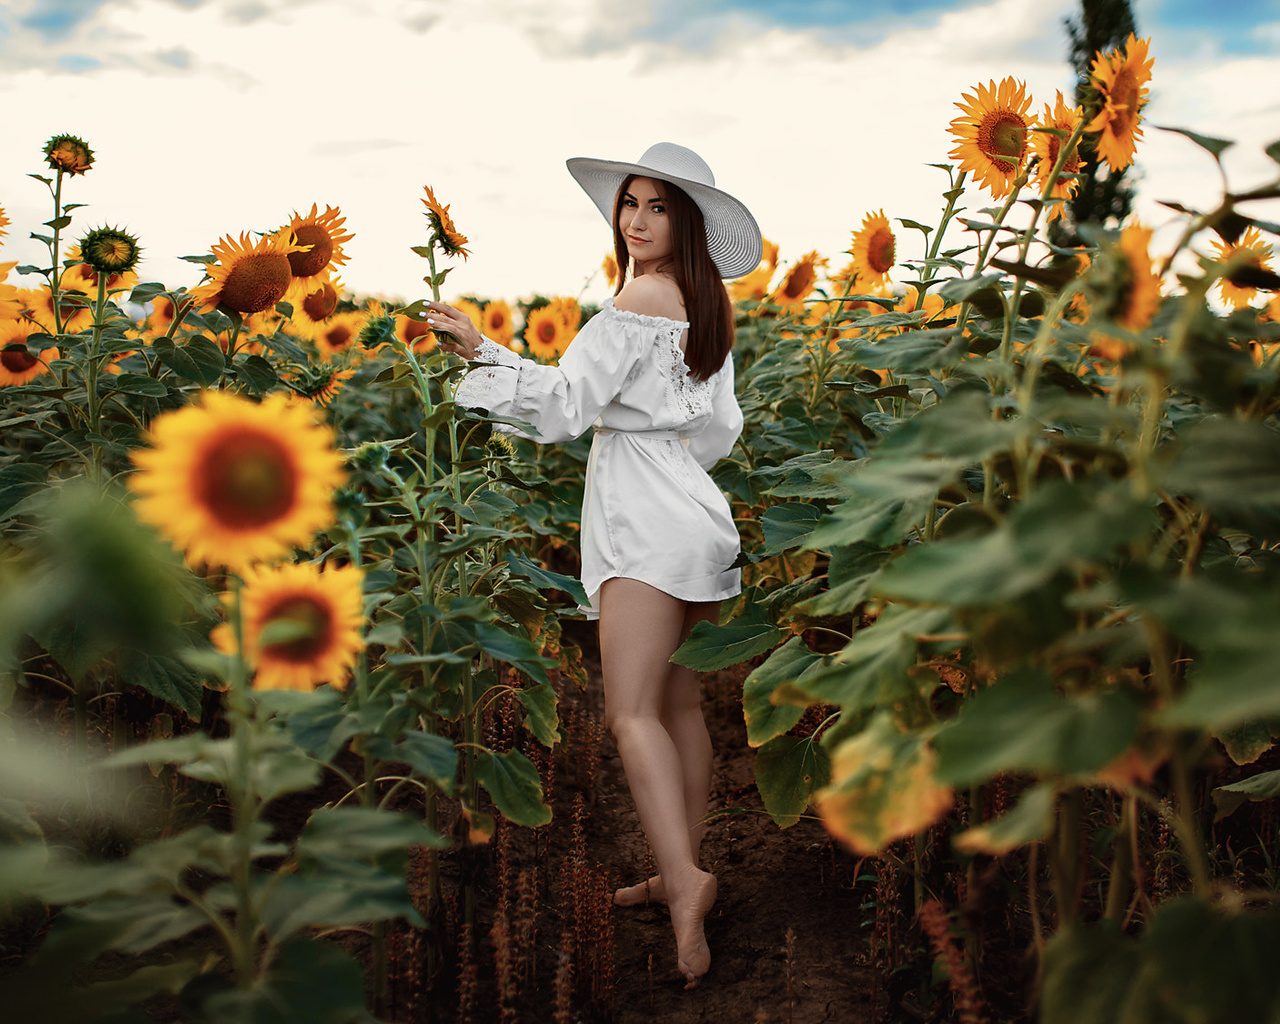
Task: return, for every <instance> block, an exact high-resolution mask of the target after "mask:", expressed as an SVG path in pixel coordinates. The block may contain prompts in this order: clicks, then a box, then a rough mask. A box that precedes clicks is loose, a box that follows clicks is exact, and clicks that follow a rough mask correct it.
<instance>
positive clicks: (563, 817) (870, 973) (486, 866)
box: [384, 626, 883, 1024]
mask: <svg viewBox="0 0 1280 1024" xmlns="http://www.w3.org/2000/svg"><path fill="white" fill-rule="evenodd" d="M582 629H583V632H582V634H581V635H575V636H573V637H570V639H572V640H573V641H574V642H578V643H580V644H581V645H582V646H583V648H584V651H586V652H588V653H587V656H586V659H585V662H586V663H587V664H588V668H589V676H590V682H589V685H588V687H587V689H586V691H585V692H581V691H579V690H577V688H576V687H574V686H572V685H562V687H561V707H560V714H561V720H562V722H563V723H564V725H565V728H566V730H567V732H568V734H569V743H568V744H567V749H565V750H559V749H557V751H556V753H555V754H554V755H553V756H551V757H550V758H549V759H543V760H542V761H541V762H540V765H539V766H540V768H541V770H542V773H543V776H544V784H545V785H546V787H547V789H548V791H549V793H550V801H551V803H552V806H553V808H554V811H555V818H554V820H553V821H552V823H551V824H549V825H547V826H544V827H542V828H540V829H528V828H506V829H500V830H499V833H498V835H497V836H495V839H494V840H493V841H492V842H491V843H489V844H488V845H487V846H486V847H479V848H477V847H472V848H471V850H470V851H469V852H468V851H455V852H454V853H452V854H451V853H446V854H444V856H443V859H442V874H444V875H445V877H446V888H447V887H448V885H449V880H450V879H451V878H452V879H454V880H458V879H460V878H461V877H462V876H464V875H466V874H467V873H468V872H469V871H470V870H471V868H472V867H474V868H475V873H474V875H473V877H474V878H475V879H476V884H477V887H478V894H477V900H476V927H475V935H476V937H477V942H476V945H475V952H474V955H473V956H471V957H468V956H466V955H465V954H464V955H463V957H462V960H463V962H462V963H461V964H460V965H459V966H458V967H457V968H456V969H455V971H454V973H453V977H452V978H448V977H446V978H441V979H439V980H438V981H437V983H436V984H433V985H431V986H430V990H429V991H424V990H423V987H422V985H421V983H420V981H419V979H421V977H422V976H421V974H420V973H419V972H418V971H415V970H414V966H415V965H414V964H413V962H412V956H410V958H409V962H406V961H405V960H403V959H402V960H401V970H400V971H399V977H400V983H399V985H398V987H397V985H396V984H395V978H393V988H392V999H391V1002H390V1005H388V1006H387V1007H386V1011H385V1013H384V1017H385V1019H387V1020H389V1021H395V1022H397V1024H409V1022H411V1021H414V1022H416V1021H423V1020H439V1021H459V1022H461V1021H468V1020H469V1021H472V1022H474V1024H482V1022H483V1024H487V1022H489V1021H494V1022H499V1021H501V1022H503V1024H506V1022H523V1021H556V1022H559V1021H566V1022H568V1021H573V1022H577V1021H582V1022H597V1021H601V1022H603V1021H612V1022H617V1024H629V1022H640V1021H654V1020H658V1021H664V1022H671V1024H685V1022H688V1024H692V1022H696V1021H710V1022H739V1021H743V1022H761V1024H763V1022H788V1024H818V1022H839V1024H859V1022H868V1024H871V1022H873V1021H876V1020H877V1019H879V1017H880V1016H881V1014H880V1012H879V1010H878V1006H877V1004H881V1005H882V1004H883V997H882V996H881V995H880V994H879V987H878V978H877V974H876V971H875V970H874V968H873V967H872V965H871V961H872V949H871V944H870V941H869V939H870V935H871V931H872V926H871V924H870V923H868V918H869V917H870V916H872V913H871V911H870V910H869V909H867V908H866V904H867V903H868V902H869V901H870V900H871V898H872V896H871V893H872V888H871V884H870V883H868V882H867V881H865V880H864V881H863V882H861V883H859V884H858V885H857V886H856V887H855V884H854V879H855V869H856V867H857V865H856V862H855V859H854V858H853V857H852V856H851V855H850V854H848V853H847V852H845V851H844V850H843V849H841V848H840V847H838V846H837V845H836V844H835V843H833V842H832V841H831V840H830V838H829V837H828V835H827V833H826V831H825V829H823V827H822V825H821V824H820V823H819V822H817V821H813V820H802V821H800V822H799V823H798V824H796V825H795V826H793V827H791V828H789V829H786V830H782V829H779V828H778V827H777V826H776V825H775V824H774V823H773V821H772V820H771V819H770V818H769V816H768V815H767V814H766V813H765V811H764V808H763V805H762V804H761V801H760V797H759V794H758V793H757V791H756V787H755V782H754V776H753V760H754V756H755V755H754V751H753V750H752V749H751V748H750V747H748V746H747V742H746V731H745V726H744V724H743V719H742V707H741V702H740V693H741V685H742V679H743V677H744V675H745V672H744V671H743V670H742V669H739V670H738V671H736V672H721V673H716V674H713V675H709V676H707V677H706V679H705V682H704V692H705V695H706V700H705V707H706V713H707V722H708V727H709V730H710V732H711V736H712V742H713V745H714V747H715V751H716V762H715V781H714V784H713V790H712V818H711V821H710V823H709V827H708V831H707V834H706V838H705V840H704V843H703V849H702V861H703V863H702V866H703V867H704V868H705V869H706V870H709V871H711V872H713V873H714V874H715V875H716V876H717V879H718V881H719V897H718V900H717V902H716V905H715V907H714V909H713V910H712V912H711V914H710V915H709V916H708V918H707V922H706V932H707V941H708V944H709V945H710V947H711V952H712V966H711V970H710V972H709V973H708V974H707V975H706V977H705V978H703V979H702V983H701V984H700V985H699V986H698V987H697V988H696V989H695V990H693V991H685V989H684V980H683V978H682V977H680V975H679V974H678V973H677V971H676V959H675V943H674V939H673V936H672V932H671V926H670V921H669V918H668V916H667V912H666V908H665V907H662V906H659V905H656V904H655V905H647V906H641V907H631V908H619V907H614V906H612V904H611V901H610V899H609V895H610V894H611V893H612V891H613V889H614V888H615V887H617V886H618V885H623V884H630V883H632V882H635V881H639V880H642V879H644V878H646V877H648V875H649V873H650V872H651V871H652V862H651V860H650V858H649V854H648V848H647V845H646V844H645V842H644V837H643V834H642V832H641V828H640V824H639V821H638V819H637V817H636V815H635V811H634V809H633V807H632V805H631V798H630V795H629V794H628V792H627V788H626V782H625V780H624V778H623V774H622V769H621V765H620V763H619V759H618V757H617V754H616V752H615V751H614V749H613V744H612V741H611V739H609V738H608V736H607V735H606V734H605V732H604V729H603V725H602V722H601V708H602V706H603V702H602V697H601V694H600V684H599V672H598V670H597V669H596V667H595V665H594V662H593V660H592V656H591V649H592V647H593V645H594V639H593V634H594V630H592V631H591V633H587V632H586V630H588V629H591V627H586V626H584V627H582ZM520 745H521V748H522V749H524V750H526V751H527V752H529V753H530V754H531V756H534V757H535V758H536V757H537V756H538V755H537V752H536V750H535V749H534V746H535V745H534V744H532V743H529V742H525V741H524V740H523V739H521V741H520ZM504 907H505V908H507V910H506V912H505V913H504V912H503V910H502V908H504ZM451 910H452V915H451V923H450V932H451V934H452V935H453V936H454V937H455V939H459V940H460V939H461V924H460V919H461V917H462V916H463V915H462V914H461V912H460V911H458V910H457V908H456V906H451ZM499 917H501V919H502V920H501V923H500V926H499V927H496V928H495V924H498V918H499ZM455 945H462V942H461V941H458V942H456V943H455ZM569 961H572V969H571V973H570V972H569V971H567V970H566V969H565V967H566V964H567V963H568V962H569ZM418 966H420V965H418ZM406 979H408V983H407V984H406ZM570 979H571V980H570ZM449 1001H452V1003H453V1005H452V1006H451V1007H449V1008H447V1009H446V1007H445V1006H443V1005H442V1003H445V1002H449Z"/></svg>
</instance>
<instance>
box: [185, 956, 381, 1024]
mask: <svg viewBox="0 0 1280 1024" xmlns="http://www.w3.org/2000/svg"><path fill="white" fill-rule="evenodd" d="M198 980H200V981H205V979H203V978H202V979H198ZM192 988H193V989H194V988H195V986H192ZM184 996H187V998H188V999H189V1000H190V1001H191V1002H194V1003H195V1004H196V1005H197V1006H198V1019H199V1020H200V1021H202V1024H245V1022H249V1021H252V1022H254V1024H352V1022H354V1021H362V1020H365V1019H366V1016H365V1009H364V1002H365V995H364V973H363V971H362V970H361V967H360V965H359V964H358V963H357V962H356V961H355V960H354V959H353V958H352V957H351V955H350V954H349V953H347V952H346V951H345V950H343V949H341V948H340V947H338V946H337V945H335V944H334V943H332V942H322V941H319V940H316V939H295V940H293V941H291V942H289V943H287V944H285V945H284V946H283V947H282V948H281V949H280V951H279V953H278V954H277V956H276V958H275V960H274V961H273V962H272V964H271V967H270V968H269V970H268V971H267V973H266V976H265V977H264V978H263V979H262V980H261V981H260V982H259V983H258V984H257V985H255V986H254V987H253V988H250V989H241V988H236V987H230V986H228V987H224V986H223V985H221V984H219V983H217V982H216V981H213V980H212V979H210V980H208V981H205V984H203V985H202V986H201V987H200V989H199V990H198V991H193V992H192V993H190V995H188V994H187V993H184Z"/></svg>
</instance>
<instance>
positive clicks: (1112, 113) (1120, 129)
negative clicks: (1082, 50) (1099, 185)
mask: <svg viewBox="0 0 1280 1024" xmlns="http://www.w3.org/2000/svg"><path fill="white" fill-rule="evenodd" d="M1150 45H1151V40H1150V39H1136V38H1134V34H1133V33H1132V32H1130V33H1129V38H1128V40H1127V41H1126V42H1125V48H1124V51H1123V52H1120V51H1115V50H1113V51H1111V52H1110V53H1106V54H1104V53H1101V52H1099V53H1098V54H1097V55H1096V56H1095V57H1094V59H1093V67H1092V69H1091V70H1090V72H1089V81H1090V85H1091V86H1092V87H1093V89H1094V90H1095V91H1096V92H1097V95H1098V100H1099V101H1100V103H1101V109H1100V110H1099V111H1098V113H1097V115H1096V116H1095V117H1094V118H1093V120H1091V121H1090V122H1089V123H1088V124H1087V125H1085V129H1084V130H1085V131H1087V132H1100V133H1101V134H1100V135H1099V136H1098V140H1097V147H1098V153H1099V154H1100V155H1101V157H1102V159H1104V160H1105V161H1106V162H1107V166H1108V167H1110V168H1111V169H1112V170H1113V171H1122V170H1124V169H1125V168H1126V167H1128V166H1129V164H1131V163H1132V162H1133V154H1134V152H1135V151H1136V150H1137V140H1138V139H1140V138H1142V129H1141V128H1139V127H1138V125H1139V124H1140V123H1141V121H1142V108H1143V107H1144V106H1145V105H1146V102H1147V93H1148V89H1147V83H1148V82H1149V81H1151V68H1152V66H1153V65H1154V64H1155V59H1154V58H1149V57H1148V56H1147V48H1148V47H1149V46H1150Z"/></svg>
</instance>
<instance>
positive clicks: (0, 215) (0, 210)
mask: <svg viewBox="0 0 1280 1024" xmlns="http://www.w3.org/2000/svg"><path fill="white" fill-rule="evenodd" d="M10 223H12V222H11V221H10V220H9V218H8V217H7V216H6V215H5V212H4V207H3V206H0V238H4V237H5V236H6V235H8V234H9V232H8V231H6V230H5V229H6V228H7V227H8V226H9V225H10Z"/></svg>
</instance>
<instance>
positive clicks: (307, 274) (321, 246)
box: [284, 203, 355, 305]
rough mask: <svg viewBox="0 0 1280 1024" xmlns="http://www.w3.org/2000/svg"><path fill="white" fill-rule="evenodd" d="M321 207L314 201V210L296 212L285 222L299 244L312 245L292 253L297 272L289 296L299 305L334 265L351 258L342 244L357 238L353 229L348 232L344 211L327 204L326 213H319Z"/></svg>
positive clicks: (292, 266)
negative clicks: (304, 249)
mask: <svg viewBox="0 0 1280 1024" xmlns="http://www.w3.org/2000/svg"><path fill="white" fill-rule="evenodd" d="M318 209H319V207H318V206H317V205H316V204H315V203H312V204H311V212H310V213H308V214H306V215H305V216H303V215H301V214H299V213H297V212H296V211H295V212H294V214H293V219H292V220H291V221H290V222H289V223H288V224H286V225H285V227H284V231H285V232H286V233H287V232H293V238H294V241H295V242H296V243H297V244H298V245H309V246H310V247H311V248H310V249H307V250H306V251H305V252H304V251H301V250H299V251H298V252H291V253H289V271H290V273H292V274H293V284H291V285H290V286H289V293H288V294H289V299H290V301H291V302H292V303H293V304H294V305H297V304H298V303H299V302H301V301H302V300H303V298H305V297H306V296H307V295H309V294H311V293H312V292H314V291H315V290H316V289H317V288H318V287H319V286H320V285H321V284H323V283H324V281H326V280H327V279H328V277H329V273H330V271H331V270H333V268H334V267H339V266H341V265H342V264H344V263H346V262H347V254H346V253H345V252H343V249H342V244H343V243H344V242H349V241H351V239H353V238H355V235H353V234H351V233H350V232H344V231H343V230H342V225H343V224H345V223H346V222H347V220H346V218H345V217H343V216H342V211H341V210H339V209H337V208H336V207H333V206H327V205H326V206H325V208H324V213H317V210H318Z"/></svg>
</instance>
